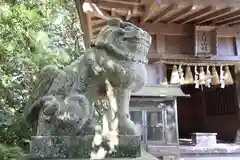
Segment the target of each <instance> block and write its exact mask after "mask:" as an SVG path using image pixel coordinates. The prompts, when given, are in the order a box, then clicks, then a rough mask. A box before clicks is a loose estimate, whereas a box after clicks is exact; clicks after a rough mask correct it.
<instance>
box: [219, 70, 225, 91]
mask: <svg viewBox="0 0 240 160" xmlns="http://www.w3.org/2000/svg"><path fill="white" fill-rule="evenodd" d="M223 74H224V71H223V66H220V84H221V88H225V80H224V79H225V77H224V75H223Z"/></svg>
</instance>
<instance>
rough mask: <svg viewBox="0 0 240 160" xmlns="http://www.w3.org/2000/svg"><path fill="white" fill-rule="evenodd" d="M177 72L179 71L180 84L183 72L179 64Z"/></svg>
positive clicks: (182, 81)
mask: <svg viewBox="0 0 240 160" xmlns="http://www.w3.org/2000/svg"><path fill="white" fill-rule="evenodd" d="M178 72H179V81H180V84H183V83H184V73H183V69H182V65H179V67H178Z"/></svg>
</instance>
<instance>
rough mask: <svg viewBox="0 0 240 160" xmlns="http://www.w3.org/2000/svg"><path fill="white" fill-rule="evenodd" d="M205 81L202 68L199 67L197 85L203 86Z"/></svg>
mask: <svg viewBox="0 0 240 160" xmlns="http://www.w3.org/2000/svg"><path fill="white" fill-rule="evenodd" d="M205 80H206V76H205V73H204V68H203V67H200V73H199V84H200V85H204V84H205Z"/></svg>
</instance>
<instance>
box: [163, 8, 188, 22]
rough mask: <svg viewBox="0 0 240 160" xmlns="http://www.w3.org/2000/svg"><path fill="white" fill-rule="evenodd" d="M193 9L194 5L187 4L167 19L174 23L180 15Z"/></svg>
mask: <svg viewBox="0 0 240 160" xmlns="http://www.w3.org/2000/svg"><path fill="white" fill-rule="evenodd" d="M192 9H193V5H190V6H186V7H184V8H183V9H182V10H180V11H179V12H177V13H175V14H174V15H172V16H171V17H169V18H167V19H166V20H165V21H166V22H168V23H172V22H174V21H175V20H176V19H178V18H179V17H181V16H183V15H185V14H187V13H188V12H190V11H191V10H192Z"/></svg>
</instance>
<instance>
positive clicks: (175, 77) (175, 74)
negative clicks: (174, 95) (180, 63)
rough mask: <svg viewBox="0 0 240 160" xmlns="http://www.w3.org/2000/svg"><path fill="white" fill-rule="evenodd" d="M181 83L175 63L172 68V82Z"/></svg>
mask: <svg viewBox="0 0 240 160" xmlns="http://www.w3.org/2000/svg"><path fill="white" fill-rule="evenodd" d="M179 83H180V78H179V74H178V69H177V66H176V65H174V66H173V69H172V74H171V79H170V84H179Z"/></svg>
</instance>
